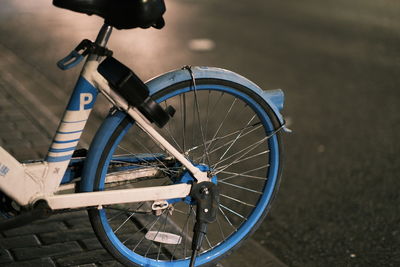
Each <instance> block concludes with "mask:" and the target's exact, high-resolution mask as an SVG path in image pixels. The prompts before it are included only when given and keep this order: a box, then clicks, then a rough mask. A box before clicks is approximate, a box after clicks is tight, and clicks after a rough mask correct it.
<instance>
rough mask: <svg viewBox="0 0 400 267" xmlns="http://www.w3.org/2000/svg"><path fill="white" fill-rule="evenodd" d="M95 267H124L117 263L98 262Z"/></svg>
mask: <svg viewBox="0 0 400 267" xmlns="http://www.w3.org/2000/svg"><path fill="white" fill-rule="evenodd" d="M97 266H101V267H103V266H105V267H123V266H124V265H122V264H121V263H119V262H118V261H115V260H113V261H104V262H99V263H97Z"/></svg>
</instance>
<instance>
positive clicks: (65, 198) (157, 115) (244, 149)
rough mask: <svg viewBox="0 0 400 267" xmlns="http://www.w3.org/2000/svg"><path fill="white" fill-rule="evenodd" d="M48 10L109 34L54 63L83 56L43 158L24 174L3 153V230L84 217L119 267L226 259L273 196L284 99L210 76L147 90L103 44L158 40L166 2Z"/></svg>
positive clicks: (172, 78)
mask: <svg viewBox="0 0 400 267" xmlns="http://www.w3.org/2000/svg"><path fill="white" fill-rule="evenodd" d="M53 4H54V5H56V6H58V7H61V8H65V9H70V10H72V11H76V12H80V13H86V14H96V15H98V16H100V17H102V18H104V19H105V23H104V25H103V26H102V28H101V29H100V31H99V33H98V35H97V38H96V40H95V42H92V41H90V40H87V39H85V40H83V41H82V42H81V43H80V44H79V45H78V46H77V47H76V48H75V49H74V50H73V51H72V52H71V53H70V54H69V55H68V56H67V57H65V58H64V59H62V60H60V61H59V62H58V66H59V67H60V68H61V69H69V68H72V67H74V66H76V65H78V64H79V62H81V61H82V60H83V59H84V58H85V57H87V59H86V62H85V64H84V66H83V68H82V72H81V75H80V77H79V79H78V81H77V83H76V86H75V88H74V90H73V92H72V95H71V98H70V101H69V103H68V105H67V107H66V110H65V113H64V115H63V117H62V119H61V122H60V124H59V127H58V129H57V132H56V133H55V135H54V138H53V141H52V144H51V145H50V148H49V151H48V154H47V156H46V158H45V159H44V160H41V161H29V162H25V163H20V162H18V161H17V160H16V159H15V158H14V157H13V156H11V155H10V154H9V153H8V152H7V151H5V150H4V149H3V148H2V147H0V189H1V190H0V200H1V201H0V211H1V212H2V214H3V215H5V216H7V217H8V219H7V220H4V221H1V222H0V231H4V230H6V229H10V228H13V227H18V226H21V225H24V224H27V223H29V222H31V221H34V220H37V219H43V218H46V217H48V216H50V215H51V214H53V213H59V212H68V211H72V210H77V209H87V210H88V214H89V219H90V221H91V224H92V227H93V230H94V232H95V233H96V235H97V237H98V239H99V240H100V242H101V243H102V245H103V246H104V247H105V248H106V249H107V250H108V251H109V253H110V254H111V255H113V256H114V257H115V258H116V259H117V260H118V261H120V262H121V263H122V264H124V265H126V266H136V265H141V266H187V265H190V266H194V265H196V266H200V265H207V264H211V263H214V262H216V261H218V260H219V259H220V258H221V257H222V256H226V255H228V254H229V253H230V252H231V251H232V250H233V249H234V248H235V247H237V246H238V245H239V244H240V243H241V242H242V241H244V240H245V239H246V238H247V237H248V236H250V235H251V234H252V233H253V232H254V231H255V230H256V229H257V227H258V226H259V225H260V223H261V222H262V220H263V219H264V218H265V216H266V214H267V212H268V209H269V207H270V204H271V202H272V200H273V197H274V195H275V193H276V191H277V188H278V186H279V179H280V174H281V167H282V166H281V165H282V163H281V158H282V156H281V155H282V148H281V133H282V130H283V131H289V130H288V129H287V128H286V127H285V122H284V120H283V117H282V115H281V114H280V110H281V109H282V108H283V93H282V91H281V90H279V89H278V90H270V91H263V90H261V89H260V88H259V87H258V86H257V85H255V84H254V83H252V82H251V81H249V80H247V79H246V78H244V77H242V76H240V75H238V74H236V73H233V72H230V71H227V70H223V69H219V68H211V67H191V66H185V67H183V68H182V69H179V70H174V71H171V72H168V73H165V74H163V75H160V76H158V77H156V78H154V79H152V80H150V81H148V82H147V83H144V82H143V81H142V80H141V79H140V78H139V77H137V76H136V75H135V73H134V72H133V71H132V70H130V69H129V68H127V67H126V66H125V65H123V64H122V63H121V62H119V61H118V60H117V59H115V58H114V57H112V51H111V50H109V49H108V48H107V42H108V39H109V38H110V35H111V33H112V30H113V28H117V29H132V28H136V27H141V28H148V27H155V28H158V29H161V28H162V27H163V26H164V20H163V17H162V16H163V14H164V12H165V4H164V1H163V0H149V1H140V0H131V1H129V0H126V1H122V0H121V1H111V0H102V1H92V0H86V1H82V0H69V1H65V0H53ZM132 15H133V16H132ZM99 92H101V93H102V94H103V95H104V96H106V98H107V99H108V100H109V101H110V102H111V103H112V104H113V108H112V109H111V110H110V112H109V114H108V116H107V117H106V119H105V120H104V122H103V124H102V125H101V126H100V128H99V129H98V131H97V133H96V135H95V137H94V138H93V140H92V143H91V145H90V147H89V149H88V150H82V149H81V150H76V146H77V144H78V142H79V140H80V136H81V134H82V132H83V129H84V126H85V124H86V121H87V119H88V117H89V114H90V112H91V110H92V108H93V105H94V103H95V101H96V97H97V95H98V93H99ZM221 110H222V111H221ZM153 124H155V125H156V126H157V129H156V128H155V127H153Z"/></svg>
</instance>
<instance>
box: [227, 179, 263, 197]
mask: <svg viewBox="0 0 400 267" xmlns="http://www.w3.org/2000/svg"><path fill="white" fill-rule="evenodd" d="M220 183H221V184H226V185H230V186H233V187H236V188H239V189H242V190H245V191H249V192H253V193H256V194H259V195H262V194H263V192H260V191H257V190H253V189H250V188H247V187H243V186H240V185H237V184H231V183H228V182H224V181H220Z"/></svg>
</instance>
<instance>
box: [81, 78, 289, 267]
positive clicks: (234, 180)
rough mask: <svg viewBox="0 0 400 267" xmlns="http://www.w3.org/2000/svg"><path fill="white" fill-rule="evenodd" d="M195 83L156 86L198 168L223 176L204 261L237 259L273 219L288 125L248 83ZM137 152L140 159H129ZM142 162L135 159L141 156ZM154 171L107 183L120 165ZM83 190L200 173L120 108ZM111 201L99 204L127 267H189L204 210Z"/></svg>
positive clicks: (97, 142)
mask: <svg viewBox="0 0 400 267" xmlns="http://www.w3.org/2000/svg"><path fill="white" fill-rule="evenodd" d="M191 82H192V81H191V80H190V79H188V80H184V81H179V82H177V83H173V84H171V85H169V86H167V87H166V88H163V89H158V90H156V91H153V92H152V93H153V99H155V100H156V101H157V102H159V103H160V104H161V105H162V106H163V107H166V106H169V105H171V106H173V107H174V108H175V109H176V114H175V115H174V117H173V118H172V119H171V120H170V121H169V122H168V124H167V125H166V126H165V127H164V128H163V129H160V132H161V133H162V135H163V136H164V137H165V138H166V139H167V140H168V141H169V142H170V143H171V144H173V145H174V146H175V147H176V148H177V149H178V150H180V151H181V152H184V153H185V155H186V156H187V157H188V158H189V159H190V160H191V161H192V162H193V163H194V164H195V165H197V166H199V167H200V166H201V167H202V168H206V169H207V170H208V171H210V172H211V173H213V175H214V179H213V182H214V183H216V184H217V185H218V188H219V191H220V202H221V205H220V207H219V211H218V215H217V221H216V222H214V223H212V224H210V225H209V226H208V229H209V230H208V234H207V237H206V239H205V241H204V242H203V248H202V250H201V251H200V252H199V255H198V257H197V259H196V266H200V265H208V264H211V263H215V262H216V261H218V260H220V258H221V257H223V256H226V255H228V254H229V253H230V252H231V251H232V250H233V249H234V248H235V247H237V246H238V245H239V244H240V243H241V241H243V240H244V239H246V238H247V237H248V236H249V235H251V234H252V233H253V232H254V231H255V230H256V229H257V227H258V226H259V225H260V223H261V222H262V220H263V219H264V218H265V216H266V215H267V212H268V209H269V207H270V204H271V202H272V200H273V197H274V195H275V193H276V191H277V189H278V186H279V179H280V172H281V158H282V151H281V140H280V131H279V130H278V129H280V122H279V119H278V118H277V116H276V114H275V113H274V111H273V110H272V109H271V107H270V106H269V105H268V103H266V102H265V101H264V100H263V98H262V97H261V96H260V95H259V94H257V93H256V92H254V90H251V89H249V88H248V87H246V86H244V85H242V84H240V83H236V82H232V81H227V80H222V79H216V78H209V79H207V78H201V79H197V80H196V87H195V89H194V86H193V84H192V83H191ZM121 157H122V158H123V157H128V158H129V157H131V160H123V159H122V158H121ZM132 159H134V160H132ZM138 169H139V170H146V171H148V172H149V173H152V174H151V175H150V176H148V177H142V178H139V179H134V180H132V181H134V183H130V182H129V183H128V182H112V183H108V182H107V173H109V172H113V171H116V170H125V171H126V170H128V171H129V170H133V171H136V170H138ZM82 177H83V179H82V187H81V190H82V191H86V192H90V191H99V190H113V189H119V188H132V187H141V186H150V185H156V186H158V185H165V184H173V183H182V182H185V183H190V182H192V179H191V175H190V174H189V173H187V172H186V171H185V169H184V168H182V166H181V165H180V164H179V162H176V161H175V160H174V159H173V158H172V157H170V156H168V155H165V152H163V151H162V150H161V149H159V148H158V146H157V145H156V144H154V143H152V141H151V140H150V139H149V138H148V137H147V136H146V135H145V134H144V133H143V132H141V131H140V129H139V127H137V126H135V125H134V121H133V120H132V119H131V118H130V117H129V116H127V115H126V114H125V113H123V112H120V111H116V112H112V113H111V114H110V115H109V116H108V118H107V119H106V121H105V123H104V124H103V125H102V126H101V128H100V130H99V132H98V134H97V135H96V137H95V139H94V141H93V144H92V145H91V148H90V150H89V155H88V159H87V162H86V163H85V169H84V172H83V175H82ZM167 201H168V203H169V206H168V208H166V209H162V210H160V211H154V210H152V208H151V205H152V203H147V202H141V203H130V204H125V205H122V204H120V205H110V206H105V207H101V208H96V209H91V210H89V217H90V220H91V223H92V226H93V229H94V231H95V233H96V235H97V236H98V238H99V240H100V241H101V243H102V244H103V246H104V247H105V248H106V249H107V250H108V251H109V252H110V253H111V254H112V255H113V256H114V257H115V258H116V259H117V260H118V261H120V262H121V263H122V264H124V265H126V266H188V265H189V260H190V254H191V251H190V248H191V237H192V234H193V233H192V230H193V224H194V218H195V215H194V211H195V208H193V206H192V204H193V202H192V201H191V200H190V199H178V200H177V199H175V200H167Z"/></svg>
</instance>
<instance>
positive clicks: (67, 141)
mask: <svg viewBox="0 0 400 267" xmlns="http://www.w3.org/2000/svg"><path fill="white" fill-rule="evenodd" d="M76 141H79V139H73V140H65V141H58V140H54V141H53V143H56V144H66V143H73V142H76Z"/></svg>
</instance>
